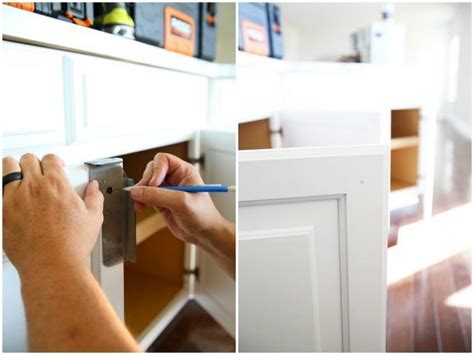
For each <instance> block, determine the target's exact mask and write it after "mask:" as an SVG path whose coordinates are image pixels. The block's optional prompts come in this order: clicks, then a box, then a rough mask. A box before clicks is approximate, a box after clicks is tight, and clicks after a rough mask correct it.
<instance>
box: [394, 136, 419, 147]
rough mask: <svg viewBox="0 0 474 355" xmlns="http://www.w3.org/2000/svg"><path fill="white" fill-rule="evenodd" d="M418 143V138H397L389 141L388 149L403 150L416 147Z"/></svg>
mask: <svg viewBox="0 0 474 355" xmlns="http://www.w3.org/2000/svg"><path fill="white" fill-rule="evenodd" d="M418 142H419V138H418V136H409V137H397V138H392V140H391V141H390V149H392V150H394V149H403V148H409V147H417V146H418Z"/></svg>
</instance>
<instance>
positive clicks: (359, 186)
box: [239, 145, 389, 352]
mask: <svg viewBox="0 0 474 355" xmlns="http://www.w3.org/2000/svg"><path fill="white" fill-rule="evenodd" d="M388 175H389V147H388V146H381V145H375V146H350V147H317V148H287V149H273V150H250V151H240V152H239V207H240V206H245V205H249V204H262V203H263V204H265V202H266V201H267V202H268V201H275V200H286V199H305V198H326V199H337V200H338V205H339V218H340V219H341V220H343V221H345V223H342V224H341V226H342V231H340V234H341V235H342V236H341V235H340V238H342V243H341V247H342V249H345V250H343V251H342V253H343V255H344V256H345V257H343V258H341V264H340V267H341V291H342V292H343V293H344V290H347V292H346V297H345V296H344V295H342V303H343V304H342V314H343V315H342V321H343V330H342V334H343V350H344V351H351V352H354V351H384V350H385V326H386V325H385V321H386V245H387V244H386V243H387V232H388V222H389V219H388V191H389V178H388ZM315 176H317V179H316V178H315ZM315 182H316V183H315ZM239 230H245V228H242V226H240V227H239ZM242 238H245V233H242V234H241V235H240V236H239V240H242ZM344 246H345V248H344ZM364 255H370V258H364V257H361V256H364ZM374 270H376V271H374ZM240 282H242V280H240ZM368 294H370V295H371V296H370V297H367V295H368ZM240 306H241V307H242V305H240ZM242 341H245V339H242V338H240V342H242ZM323 351H324V350H323Z"/></svg>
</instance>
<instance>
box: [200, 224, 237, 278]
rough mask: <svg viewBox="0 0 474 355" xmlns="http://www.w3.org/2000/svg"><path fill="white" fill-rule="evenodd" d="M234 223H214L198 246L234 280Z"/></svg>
mask: <svg viewBox="0 0 474 355" xmlns="http://www.w3.org/2000/svg"><path fill="white" fill-rule="evenodd" d="M235 242H236V241H235V224H234V223H232V222H229V221H227V220H225V219H223V221H222V222H221V223H216V224H215V225H214V227H213V229H212V230H211V231H209V234H208V237H207V238H206V239H205V240H204V241H202V242H201V243H200V244H199V245H198V246H200V247H201V248H202V249H203V250H204V251H205V252H206V253H208V254H209V255H210V256H211V257H212V258H213V259H214V260H215V261H216V262H217V263H218V264H219V265H220V266H221V267H222V268H223V269H224V270H225V272H226V273H227V274H228V275H230V276H231V277H232V278H233V279H234V280H235Z"/></svg>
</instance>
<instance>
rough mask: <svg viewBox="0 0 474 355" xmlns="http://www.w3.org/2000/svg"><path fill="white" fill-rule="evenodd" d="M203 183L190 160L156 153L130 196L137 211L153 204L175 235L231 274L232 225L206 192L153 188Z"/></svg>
mask: <svg viewBox="0 0 474 355" xmlns="http://www.w3.org/2000/svg"><path fill="white" fill-rule="evenodd" d="M202 184H204V182H203V181H202V178H201V176H200V175H199V173H198V171H197V170H196V169H195V168H194V167H193V166H192V165H191V164H189V163H187V162H185V161H183V160H181V159H179V158H178V157H176V156H174V155H171V154H166V153H158V154H157V155H156V156H155V158H154V160H153V161H150V162H149V163H148V164H147V166H146V169H145V172H144V173H143V178H142V179H141V180H140V181H139V182H138V183H137V185H136V187H135V188H133V189H132V191H131V196H132V198H133V199H134V200H135V201H136V202H137V204H136V210H137V211H140V210H141V209H142V208H143V205H147V206H152V207H154V208H155V209H156V210H157V211H159V212H160V213H161V215H162V216H163V218H164V220H165V222H166V224H167V226H168V228H169V229H170V230H171V232H172V233H173V234H174V235H175V236H176V237H177V238H179V239H181V240H183V241H185V242H189V243H192V244H195V245H198V246H200V247H201V248H203V249H204V250H205V251H206V252H208V253H209V254H211V255H212V256H213V257H214V258H215V259H216V260H217V262H218V263H220V264H221V265H222V267H223V268H224V269H225V270H226V271H227V272H228V273H229V274H230V275H232V276H233V275H234V272H235V271H234V265H235V226H234V224H233V223H231V222H229V221H227V220H226V219H225V218H224V217H222V216H221V214H220V213H219V212H218V211H217V209H216V207H215V206H214V203H213V202H212V200H211V197H210V196H209V194H208V193H188V192H182V191H173V190H167V189H159V188H158V189H157V188H156V186H160V185H163V186H166V185H171V186H183V185H202Z"/></svg>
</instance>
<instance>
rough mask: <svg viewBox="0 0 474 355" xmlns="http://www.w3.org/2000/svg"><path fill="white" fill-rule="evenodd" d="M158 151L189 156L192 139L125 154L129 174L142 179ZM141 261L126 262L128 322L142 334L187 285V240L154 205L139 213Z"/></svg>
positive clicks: (139, 259)
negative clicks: (185, 271) (177, 232)
mask: <svg viewBox="0 0 474 355" xmlns="http://www.w3.org/2000/svg"><path fill="white" fill-rule="evenodd" d="M158 152H166V153H171V154H173V155H176V156H178V157H180V158H181V159H187V157H188V143H187V142H183V143H179V144H174V145H170V146H166V147H161V148H157V149H150V150H146V151H141V152H137V153H131V154H127V155H123V156H122V157H121V158H122V159H123V167H124V170H125V172H126V173H127V175H128V176H129V177H131V178H133V179H134V180H135V182H138V181H139V180H140V179H141V177H142V174H143V171H144V168H145V166H146V164H147V163H148V162H149V161H151V160H153V157H154V156H155V154H156V153H158ZM136 218H137V223H136V228H137V230H136V234H137V244H138V245H137V261H136V262H134V263H133V262H126V263H125V266H124V279H125V280H124V282H125V285H124V286H125V287H124V292H125V295H124V297H125V324H126V325H127V327H128V329H129V330H130V331H131V333H132V334H133V335H134V336H135V337H138V336H139V335H140V334H141V333H142V332H143V331H144V330H145V329H146V328H147V327H148V326H149V325H150V324H151V323H152V322H153V320H154V319H155V318H156V316H157V315H158V314H159V313H160V312H161V311H162V310H163V309H164V308H165V307H166V306H167V305H168V304H169V303H170V302H171V301H172V300H173V299H174V297H175V296H176V295H177V294H178V292H179V291H180V290H181V289H183V286H184V262H185V260H184V258H185V244H184V242H182V241H180V240H179V239H177V238H175V237H174V236H173V235H172V233H171V232H170V231H169V229H168V228H167V227H166V223H165V222H164V220H163V219H162V217H161V215H160V214H159V213H158V212H157V211H155V210H154V209H153V208H150V207H145V209H144V210H143V211H142V212H140V213H137V215H136Z"/></svg>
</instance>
